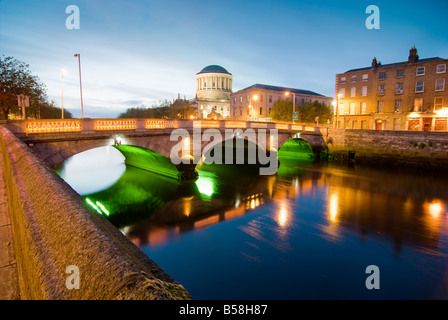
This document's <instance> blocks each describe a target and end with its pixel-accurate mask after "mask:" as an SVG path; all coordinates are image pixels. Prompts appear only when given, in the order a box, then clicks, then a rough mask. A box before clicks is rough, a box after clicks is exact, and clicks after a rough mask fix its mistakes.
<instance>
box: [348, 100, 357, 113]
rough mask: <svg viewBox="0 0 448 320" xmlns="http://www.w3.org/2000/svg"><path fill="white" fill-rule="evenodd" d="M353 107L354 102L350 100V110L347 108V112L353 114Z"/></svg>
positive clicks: (354, 106)
mask: <svg viewBox="0 0 448 320" xmlns="http://www.w3.org/2000/svg"><path fill="white" fill-rule="evenodd" d="M355 109H356V103H354V102H350V110H349V113H350V114H355Z"/></svg>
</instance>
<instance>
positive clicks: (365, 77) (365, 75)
mask: <svg viewBox="0 0 448 320" xmlns="http://www.w3.org/2000/svg"><path fill="white" fill-rule="evenodd" d="M367 80H369V75H368V74H367V73H366V74H363V75H362V81H367Z"/></svg>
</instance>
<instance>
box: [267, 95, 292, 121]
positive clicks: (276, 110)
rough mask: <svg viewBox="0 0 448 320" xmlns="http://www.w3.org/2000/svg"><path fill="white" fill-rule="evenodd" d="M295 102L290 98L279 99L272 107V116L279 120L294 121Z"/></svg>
mask: <svg viewBox="0 0 448 320" xmlns="http://www.w3.org/2000/svg"><path fill="white" fill-rule="evenodd" d="M292 111H293V103H292V101H289V100H283V99H282V100H279V101H276V102H275V103H274V107H273V108H272V109H271V117H272V119H274V120H277V121H292Z"/></svg>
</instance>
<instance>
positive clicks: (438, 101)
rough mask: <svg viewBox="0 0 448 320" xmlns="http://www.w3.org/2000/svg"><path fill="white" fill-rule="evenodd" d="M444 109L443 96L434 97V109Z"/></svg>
mask: <svg viewBox="0 0 448 320" xmlns="http://www.w3.org/2000/svg"><path fill="white" fill-rule="evenodd" d="M442 109H443V97H435V98H434V111H439V110H442Z"/></svg>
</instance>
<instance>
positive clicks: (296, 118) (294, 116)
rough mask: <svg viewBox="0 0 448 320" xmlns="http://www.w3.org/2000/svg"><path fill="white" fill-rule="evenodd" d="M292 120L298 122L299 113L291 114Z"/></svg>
mask: <svg viewBox="0 0 448 320" xmlns="http://www.w3.org/2000/svg"><path fill="white" fill-rule="evenodd" d="M292 120H299V112H297V111H296V112H293V113H292Z"/></svg>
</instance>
